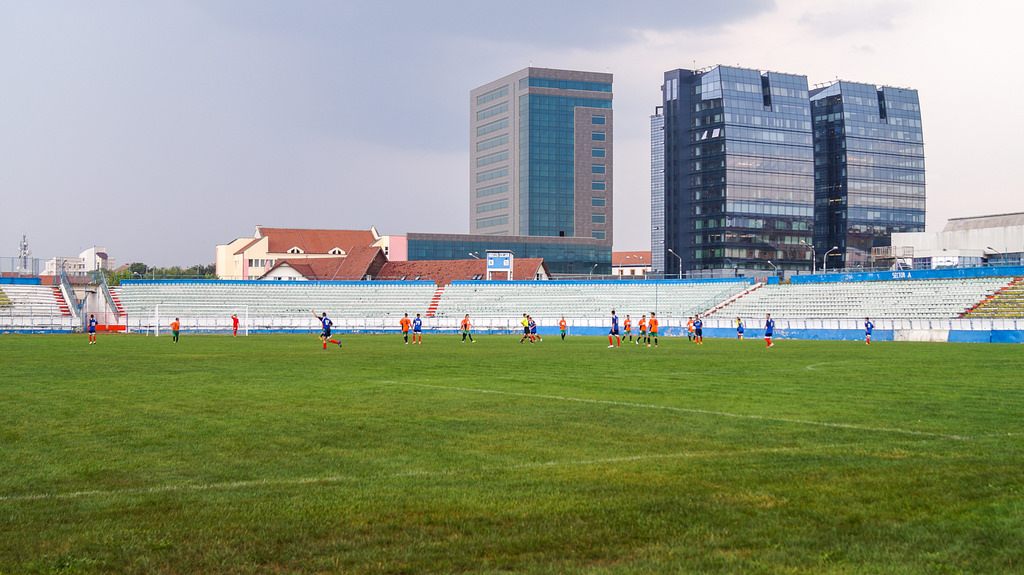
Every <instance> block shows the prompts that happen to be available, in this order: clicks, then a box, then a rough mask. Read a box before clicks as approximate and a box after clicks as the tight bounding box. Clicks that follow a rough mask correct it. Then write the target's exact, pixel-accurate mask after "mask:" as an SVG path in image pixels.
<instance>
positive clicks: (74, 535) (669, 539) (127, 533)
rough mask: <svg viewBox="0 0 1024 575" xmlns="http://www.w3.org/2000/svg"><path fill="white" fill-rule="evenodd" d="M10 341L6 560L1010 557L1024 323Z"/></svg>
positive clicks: (287, 567)
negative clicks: (778, 334)
mask: <svg viewBox="0 0 1024 575" xmlns="http://www.w3.org/2000/svg"><path fill="white" fill-rule="evenodd" d="M342 337H343V340H344V342H345V347H344V349H338V348H336V347H333V346H329V347H328V349H327V350H326V351H323V350H321V349H320V342H319V340H318V339H317V338H316V337H315V336H312V335H306V336H302V335H264V336H252V337H247V338H231V337H225V336H205V337H202V336H190V335H189V334H187V333H185V334H183V337H182V340H181V342H180V343H179V344H177V345H175V344H172V343H171V338H170V337H160V338H152V337H142V336H105V337H104V336H102V335H101V337H100V340H99V343H98V345H95V346H89V345H87V344H86V338H85V336H84V335H83V336H2V337H0V573H3V574H14V573H109V572H117V573H189V572H196V573H200V572H201V573H324V572H357V573H421V572H435V573H508V572H529V573H584V572H585V573H638V572H640V573H669V572H722V573H740V572H743V573H779V572H784V573H865V572H867V573H881V572H885V573H959V572H977V573H1000V572H1007V573H1009V572H1021V571H1022V570H1024V545H1022V541H1024V419H1022V415H1024V383H1022V382H1024V376H1022V373H1024V353H1022V350H1021V348H1020V347H1019V346H1010V345H968V344H912V343H876V344H875V345H872V346H870V347H868V346H865V345H864V344H863V343H853V342H801V341H786V340H778V341H777V344H776V346H775V348H773V349H771V350H766V349H764V344H763V342H762V341H760V340H750V341H744V342H737V341H733V340H707V342H706V343H705V345H703V346H700V347H698V346H695V345H691V344H689V343H688V342H687V341H686V340H679V339H671V340H664V339H663V340H662V345H661V347H660V348H658V349H653V348H652V349H647V348H640V347H636V346H632V345H629V344H628V343H627V344H624V345H623V347H622V348H621V349H607V347H606V346H607V340H606V339H603V338H569V339H568V340H567V341H565V342H564V343H563V342H561V341H559V339H558V338H557V337H555V336H549V337H547V338H546V339H545V341H544V342H543V343H538V344H535V345H530V344H518V343H517V341H518V336H486V335H483V336H478V337H477V339H478V343H476V344H469V343H466V344H461V343H460V342H459V339H458V338H457V337H454V336H432V335H430V334H427V335H426V336H425V338H424V344H423V345H422V346H413V345H409V346H406V345H402V342H401V337H400V336H342Z"/></svg>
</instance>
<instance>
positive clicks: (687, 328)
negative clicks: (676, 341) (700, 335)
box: [686, 315, 696, 341]
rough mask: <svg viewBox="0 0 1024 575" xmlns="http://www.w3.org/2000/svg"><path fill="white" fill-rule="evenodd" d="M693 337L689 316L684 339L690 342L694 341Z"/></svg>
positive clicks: (691, 322) (691, 321)
mask: <svg viewBox="0 0 1024 575" xmlns="http://www.w3.org/2000/svg"><path fill="white" fill-rule="evenodd" d="M693 337H694V336H693V316H692V315H691V316H690V319H688V320H686V338H687V339H689V340H690V341H696V340H695V339H694V338H693Z"/></svg>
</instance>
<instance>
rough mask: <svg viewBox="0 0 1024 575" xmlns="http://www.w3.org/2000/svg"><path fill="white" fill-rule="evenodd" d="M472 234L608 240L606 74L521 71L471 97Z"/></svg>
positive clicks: (608, 79)
mask: <svg viewBox="0 0 1024 575" xmlns="http://www.w3.org/2000/svg"><path fill="white" fill-rule="evenodd" d="M470 141H471V145H470V182H471V188H472V191H471V194H470V230H471V233H472V234H486V235H505V236H508V235H515V236H553V237H579V238H590V239H597V240H602V241H605V242H607V243H608V245H611V241H612V141H613V139H612V75H611V74H603V73H595V72H579V71H571V70H553V69H548V68H526V69H524V70H520V71H519V72H516V73H514V74H511V75H509V76H506V77H504V78H501V79H499V80H495V81H494V82H490V83H488V84H485V85H483V86H480V87H479V88H476V89H475V90H473V91H472V92H471V94H470Z"/></svg>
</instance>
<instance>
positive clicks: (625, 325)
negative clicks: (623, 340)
mask: <svg viewBox="0 0 1024 575" xmlns="http://www.w3.org/2000/svg"><path fill="white" fill-rule="evenodd" d="M622 329H624V330H626V335H625V337H628V338H629V341H630V342H632V341H633V320H631V319H630V318H629V314H628V313H627V314H626V321H624V322H622Z"/></svg>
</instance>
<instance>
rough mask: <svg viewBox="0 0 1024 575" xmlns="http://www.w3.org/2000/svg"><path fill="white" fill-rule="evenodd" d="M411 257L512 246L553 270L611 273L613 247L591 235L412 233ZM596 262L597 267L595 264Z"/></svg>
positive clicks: (452, 256)
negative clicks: (586, 236)
mask: <svg viewBox="0 0 1024 575" xmlns="http://www.w3.org/2000/svg"><path fill="white" fill-rule="evenodd" d="M407 240H408V249H409V260H464V259H468V258H470V257H471V256H470V255H469V254H471V253H474V254H478V256H479V257H483V256H484V253H486V252H487V250H508V251H511V252H512V253H513V254H515V256H516V257H520V258H543V259H544V263H545V264H546V265H547V267H548V271H550V272H551V273H552V274H580V275H584V274H591V273H593V274H610V273H611V271H612V249H611V245H609V244H608V242H606V241H601V240H597V239H589V238H543V237H525V236H488V235H467V234H408V236H407ZM595 266H596V267H595Z"/></svg>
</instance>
